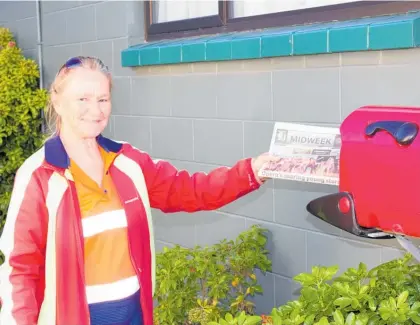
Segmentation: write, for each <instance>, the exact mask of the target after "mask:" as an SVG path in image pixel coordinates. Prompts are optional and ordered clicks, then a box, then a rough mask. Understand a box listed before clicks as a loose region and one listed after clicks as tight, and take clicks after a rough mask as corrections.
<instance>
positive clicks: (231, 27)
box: [144, 0, 420, 42]
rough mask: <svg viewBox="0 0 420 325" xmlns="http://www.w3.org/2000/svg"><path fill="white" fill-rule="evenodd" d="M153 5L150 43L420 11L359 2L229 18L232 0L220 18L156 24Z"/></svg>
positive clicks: (418, 6) (406, 5)
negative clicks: (153, 18) (153, 19)
mask: <svg viewBox="0 0 420 325" xmlns="http://www.w3.org/2000/svg"><path fill="white" fill-rule="evenodd" d="M153 2H155V1H153V0H146V1H145V2H144V14H145V34H146V35H145V37H146V41H148V42H150V41H158V40H163V39H177V38H184V37H192V36H199V35H212V34H218V33H227V32H236V31H246V30H255V29H261V28H272V27H286V26H292V25H303V24H309V23H319V22H331V21H342V20H351V19H357V18H363V17H373V16H380V15H389V14H398V13H405V12H408V11H411V10H420V1H356V2H350V3H345V4H337V5H330V6H324V7H317V8H308V9H300V10H293V11H288V12H279V13H270V14H264V15H256V16H250V17H240V18H229V16H230V15H229V6H228V4H227V2H228V0H219V1H218V3H219V13H218V14H217V15H212V16H206V17H199V18H191V19H185V20H178V21H172V22H164V23H153V22H152V17H153V12H152V10H153Z"/></svg>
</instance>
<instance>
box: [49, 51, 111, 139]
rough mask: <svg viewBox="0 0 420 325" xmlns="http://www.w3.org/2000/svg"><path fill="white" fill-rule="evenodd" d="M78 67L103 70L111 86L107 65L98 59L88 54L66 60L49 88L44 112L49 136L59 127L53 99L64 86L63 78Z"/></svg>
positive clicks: (57, 131) (55, 132)
mask: <svg viewBox="0 0 420 325" xmlns="http://www.w3.org/2000/svg"><path fill="white" fill-rule="evenodd" d="M79 67H82V68H87V69H91V70H95V71H101V72H103V73H104V74H105V75H106V76H107V78H108V80H109V87H110V89H111V88H112V78H111V73H110V72H109V70H108V67H107V66H106V65H105V64H104V63H103V62H102V61H101V60H100V59H98V58H95V57H90V56H77V57H73V58H70V59H69V60H67V61H66V63H64V64H63V65H62V66H61V68H60V69H59V70H58V72H57V74H56V76H55V78H54V80H53V82H52V83H51V85H50V88H49V98H48V103H47V106H46V107H45V114H44V118H45V123H46V127H47V130H46V131H47V134H49V137H53V136H56V135H58V134H59V133H60V127H61V119H60V116H59V115H58V114H57V112H56V110H55V108H54V101H55V100H54V99H55V98H56V96H58V95H59V94H60V92H61V91H62V89H63V87H64V86H65V80H66V79H67V77H68V76H69V73H70V71H71V70H73V69H75V68H79Z"/></svg>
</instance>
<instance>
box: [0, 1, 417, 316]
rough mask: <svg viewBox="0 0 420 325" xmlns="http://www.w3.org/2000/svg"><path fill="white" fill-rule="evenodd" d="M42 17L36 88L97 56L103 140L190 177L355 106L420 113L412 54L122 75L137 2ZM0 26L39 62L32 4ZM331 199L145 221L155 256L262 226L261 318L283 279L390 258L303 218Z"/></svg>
mask: <svg viewBox="0 0 420 325" xmlns="http://www.w3.org/2000/svg"><path fill="white" fill-rule="evenodd" d="M41 9H42V15H41V18H42V35H43V53H44V57H43V60H42V62H43V67H44V69H43V71H44V74H45V80H46V84H48V83H49V82H50V81H51V80H52V78H53V77H54V75H55V73H56V71H57V69H58V68H59V66H60V65H61V64H62V63H63V62H64V61H65V60H66V59H67V58H69V57H71V56H74V55H79V54H84V55H97V56H100V57H101V58H102V59H103V60H104V61H105V63H106V64H107V65H108V66H109V67H110V68H111V70H112V72H113V75H114V85H115V87H114V95H113V104H114V108H113V116H112V119H111V122H110V125H109V126H108V128H107V134H108V135H110V136H112V137H114V138H116V139H118V140H124V141H129V142H131V143H132V144H133V145H135V146H137V147H139V148H141V149H142V150H145V151H148V152H150V153H151V155H152V156H153V157H154V158H161V159H167V160H169V161H171V162H172V163H173V164H174V165H175V166H176V167H178V168H182V169H186V170H188V171H190V172H191V173H192V172H197V171H209V170H211V169H212V168H214V167H217V166H222V165H231V164H233V163H235V162H236V161H237V160H238V159H241V158H244V157H249V156H255V155H258V154H260V153H263V152H265V151H267V150H268V147H269V142H270V137H271V132H272V127H273V124H274V122H275V121H291V122H301V123H308V124H315V125H335V126H337V125H338V124H339V123H340V122H341V121H342V120H343V118H345V117H346V116H347V115H348V114H349V113H350V112H351V111H352V110H354V109H356V108H357V107H359V106H361V105H366V104H387V105H392V104H395V105H420V93H419V92H418V89H417V84H416V82H415V81H416V76H417V75H418V73H419V72H420V65H419V64H418V62H419V60H418V58H419V57H420V51H419V50H403V51H385V52H368V53H345V54H333V55H319V56H302V57H290V58H274V59H264V60H256V61H236V62H219V63H197V64H187V65H175V66H160V67H150V68H139V69H136V70H132V69H126V68H122V67H121V66H120V51H121V50H122V49H124V48H126V47H127V46H128V45H129V44H136V43H140V42H142V41H143V40H144V35H143V34H144V27H143V7H142V2H141V1H131V2H130V1H126V2H125V1H106V2H104V1H102V2H101V1H97V2H93V1H86V2H83V1H73V2H70V1H57V2H53V1H45V2H44V1H43V2H42V3H41ZM111 17H112V18H111ZM76 18H77V20H76ZM0 22H1V23H0V24H2V25H6V26H9V27H10V28H11V29H12V31H13V32H14V33H15V36H16V38H17V41H18V45H19V46H20V47H21V48H23V49H24V53H25V55H27V56H28V57H32V58H35V59H38V58H37V49H36V46H37V42H36V19H35V2H34V1H28V2H23V1H19V2H5V1H2V2H0ZM336 190H337V188H335V187H331V186H323V185H315V184H301V183H295V182H289V181H277V180H276V181H269V182H268V183H267V184H266V185H264V186H263V188H262V189H261V190H259V191H257V192H255V193H252V194H251V195H249V196H247V197H244V198H242V199H240V200H238V201H236V202H234V203H232V204H229V205H228V206H225V207H223V208H221V209H220V210H219V211H213V212H200V213H195V214H187V213H176V214H172V215H171V214H167V215H165V214H163V213H162V212H159V211H154V223H155V229H156V242H157V246H158V248H161V247H163V246H164V245H172V244H175V243H178V244H181V245H184V246H187V247H191V246H193V245H196V244H199V245H209V244H212V243H215V242H216V241H218V240H220V239H223V238H234V237H235V236H236V235H237V234H238V233H239V232H241V231H243V230H244V229H246V228H247V227H249V226H251V225H253V224H255V223H258V224H261V225H263V226H264V227H266V228H268V229H269V249H270V257H271V259H272V261H273V271H272V272H271V273H269V274H268V275H267V276H265V277H263V276H261V275H260V279H261V281H262V283H263V287H264V289H265V294H264V296H263V297H258V298H257V299H256V300H257V304H258V305H257V306H258V309H259V310H260V311H264V312H268V311H270V310H271V308H272V307H273V306H277V305H279V304H281V303H284V302H286V301H287V300H288V299H291V298H292V297H294V296H295V295H296V290H297V288H298V286H297V284H296V283H294V282H293V281H292V277H293V276H294V275H296V274H298V273H300V272H306V271H310V269H311V267H312V266H313V265H317V264H322V265H333V264H337V265H339V266H340V267H341V268H346V267H350V266H357V265H358V263H359V262H364V263H366V264H367V265H368V266H369V267H373V266H374V265H377V264H378V263H381V262H384V261H387V260H389V259H391V258H395V257H397V256H400V254H401V251H400V250H399V249H398V248H399V246H398V244H397V243H396V242H395V241H369V240H357V239H356V238H355V237H352V236H350V235H348V234H345V233H343V232H341V231H339V230H337V229H335V228H333V227H330V226H328V225H326V224H325V223H323V222H320V221H318V220H316V219H314V218H313V217H311V216H309V215H308V213H307V212H306V211H305V205H306V204H307V202H308V201H309V200H311V199H313V198H315V197H318V196H321V195H324V194H328V193H333V192H335V191H336Z"/></svg>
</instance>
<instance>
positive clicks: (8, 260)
mask: <svg viewBox="0 0 420 325" xmlns="http://www.w3.org/2000/svg"><path fill="white" fill-rule="evenodd" d="M47 218H48V217H47V212H46V208H45V203H44V200H43V194H42V190H41V185H40V182H39V180H37V178H36V177H35V176H34V174H33V172H32V171H30V170H28V168H24V169H21V170H18V172H17V174H16V177H15V183H14V188H13V192H12V196H11V200H10V204H9V209H8V214H7V218H6V223H5V226H4V230H3V233H2V236H1V239H0V249H1V251H2V252H3V254H4V256H5V261H4V263H3V264H2V266H1V267H0V296H1V302H2V307H1V311H0V324H7V325H36V323H37V320H38V314H39V310H40V304H41V300H42V298H41V296H42V294H43V293H42V292H39V289H38V291H37V287H38V288H42V285H40V281H43V278H42V276H41V272H42V271H43V266H44V261H45V259H44V252H45V238H46V232H47V221H46V219H47Z"/></svg>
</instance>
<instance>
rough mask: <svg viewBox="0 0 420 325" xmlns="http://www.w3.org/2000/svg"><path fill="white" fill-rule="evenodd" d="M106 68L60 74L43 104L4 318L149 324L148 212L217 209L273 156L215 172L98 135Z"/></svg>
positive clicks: (25, 322) (0, 319) (27, 323)
mask: <svg viewBox="0 0 420 325" xmlns="http://www.w3.org/2000/svg"><path fill="white" fill-rule="evenodd" d="M111 85H112V83H111V75H110V73H109V71H108V69H107V68H106V66H105V65H104V64H103V63H102V62H101V61H100V60H99V59H96V58H90V57H76V58H72V59H70V60H68V61H67V62H66V63H65V64H64V65H63V66H62V68H61V69H60V70H59V72H58V74H57V76H56V78H55V80H54V81H53V83H52V85H51V89H50V104H49V105H48V114H47V117H48V118H49V124H50V127H51V131H52V135H51V137H50V138H49V139H48V140H47V141H46V142H45V145H44V146H43V147H42V148H41V149H40V150H39V151H38V152H36V153H35V154H33V155H32V156H31V157H29V158H28V159H27V160H26V161H25V162H24V164H23V165H22V166H21V167H20V168H19V170H18V171H17V173H16V177H15V184H14V189H13V193H12V197H11V200H10V204H9V211H8V214H7V218H6V223H5V226H4V230H3V233H2V237H1V239H0V248H1V250H2V251H3V253H4V255H5V259H6V260H5V263H3V264H2V265H1V267H0V295H1V300H2V308H1V312H0V324H7V325H54V324H55V325H69V324H78V325H143V324H144V325H150V324H153V299H152V297H153V293H154V287H155V253H154V236H153V223H152V219H151V208H156V209H160V210H162V211H164V212H179V211H185V212H195V211H200V210H215V209H218V208H220V207H222V206H224V205H226V204H228V203H230V202H232V201H234V200H236V199H238V198H240V197H242V196H244V195H246V194H248V193H250V192H252V191H254V190H256V189H258V188H259V187H260V186H261V184H262V183H263V182H264V179H261V178H260V177H259V176H258V171H259V170H260V168H261V167H262V166H263V164H265V163H266V162H270V161H276V160H277V159H276V158H274V157H271V156H269V155H261V156H259V157H257V158H246V159H242V160H240V161H238V162H237V163H236V164H235V165H234V166H233V167H232V168H227V167H220V168H216V169H215V170H213V171H212V172H210V173H208V174H205V173H195V174H193V175H190V174H189V173H188V172H187V171H179V170H177V169H175V167H174V166H172V165H171V164H170V163H168V162H165V161H162V160H159V161H153V160H152V159H151V157H150V156H149V155H148V154H147V153H145V152H143V151H140V150H138V149H136V148H134V147H133V146H131V145H130V144H128V143H120V142H116V141H113V140H111V139H108V138H105V137H103V136H102V135H101V133H102V132H103V130H104V129H105V127H106V125H107V123H108V119H109V116H110V114H111V100H110V99H111Z"/></svg>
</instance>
